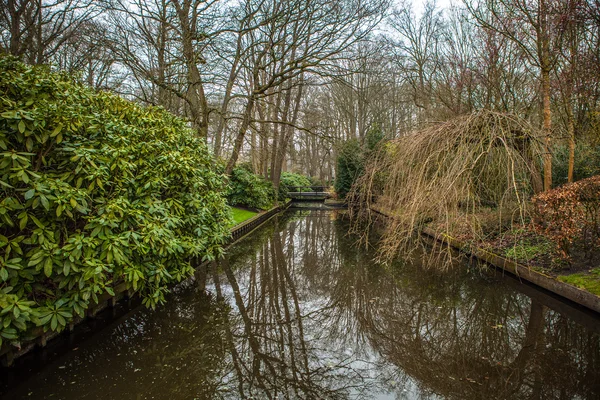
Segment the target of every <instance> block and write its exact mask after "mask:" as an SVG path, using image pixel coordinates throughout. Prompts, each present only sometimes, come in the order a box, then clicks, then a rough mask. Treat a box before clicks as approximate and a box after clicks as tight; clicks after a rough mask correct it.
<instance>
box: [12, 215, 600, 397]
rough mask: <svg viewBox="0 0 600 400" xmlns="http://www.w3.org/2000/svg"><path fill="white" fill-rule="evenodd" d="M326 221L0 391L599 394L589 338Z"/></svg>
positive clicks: (251, 254) (258, 240)
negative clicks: (395, 258) (378, 257)
mask: <svg viewBox="0 0 600 400" xmlns="http://www.w3.org/2000/svg"><path fill="white" fill-rule="evenodd" d="M337 215H338V214H337V213H335V212H330V211H315V210H313V211H294V212H288V213H286V214H285V215H284V216H282V217H279V218H278V219H276V220H274V221H273V222H272V223H271V224H269V225H268V226H266V227H264V228H262V229H260V230H258V231H256V232H255V233H253V234H252V235H251V236H250V237H249V238H248V239H246V240H245V241H244V242H242V243H239V244H238V245H236V246H234V247H233V248H232V249H231V250H230V252H229V255H228V257H227V258H225V259H223V260H221V261H220V262H219V263H218V264H213V265H210V266H207V267H206V268H205V269H202V270H199V271H198V273H197V279H196V281H195V283H194V284H193V285H188V286H186V287H181V288H179V289H178V292H177V293H175V294H174V295H173V296H172V298H171V299H170V301H169V303H168V304H167V306H165V307H162V308H161V309H160V310H157V311H156V312H150V311H147V310H144V309H140V310H137V311H136V312H134V313H132V314H131V315H129V316H127V317H125V318H124V319H123V320H121V321H117V322H116V323H114V324H113V325H111V326H109V327H107V328H106V329H105V331H106V332H102V333H101V334H99V335H96V336H94V337H93V338H92V339H91V340H88V341H86V342H84V343H80V344H78V350H76V351H71V352H69V353H66V354H64V355H63V356H61V357H60V358H58V359H55V360H54V361H52V362H51V363H50V364H48V365H46V366H45V367H44V368H43V369H42V370H41V371H40V372H38V373H37V374H34V375H30V376H26V375H22V376H12V378H15V379H19V380H21V381H22V382H21V384H20V385H18V386H17V387H16V388H15V389H14V390H13V391H12V392H10V393H7V398H40V399H41V398H61V399H62V398H64V399H68V398H73V399H76V398H77V399H83V398H86V399H87V398H89V399H91V398H117V397H122V398H140V399H142V398H144V399H145V398H157V399H162V398H170V399H190V398H198V399H212V398H225V399H229V398H231V399H238V398H246V399H251V398H252V399H259V398H260V399H263V398H264V399H288V398H289V399H296V398H298V399H338V398H339V399H345V398H376V399H388V398H389V399H404V398H406V399H424V398H427V399H429V398H448V399H486V398H489V399H597V398H600V386H599V384H598V382H600V381H599V378H600V376H599V375H600V372H599V371H600V348H599V347H600V346H599V334H598V333H596V332H597V331H594V329H589V328H587V327H585V326H583V325H580V324H578V323H576V322H574V321H573V320H572V319H569V318H568V317H566V316H565V315H563V314H561V313H559V312H556V311H554V310H552V309H550V308H548V307H547V306H546V305H545V304H544V302H543V300H538V299H537V298H534V299H533V300H532V298H530V297H528V296H526V295H525V294H522V293H520V292H518V291H516V290H514V289H512V284H509V283H510V282H507V281H506V278H502V277H491V276H489V275H486V274H482V273H479V272H476V271H475V270H467V269H466V268H465V267H464V265H463V266H460V268H454V269H450V270H448V271H446V272H444V273H440V272H434V271H426V272H425V271H424V270H423V269H421V268H419V265H418V257H416V258H415V260H414V261H413V262H403V263H400V262H399V263H398V264H396V265H393V266H389V267H382V266H380V265H377V264H375V263H374V262H373V261H372V260H373V256H374V254H372V253H371V252H370V251H369V250H367V249H364V248H360V247H358V246H356V245H355V244H354V241H353V239H352V238H351V237H348V236H347V235H346V232H347V225H346V223H345V222H344V221H343V220H341V219H338V218H337ZM207 293H208V294H207ZM587 322H588V323H589V324H590V325H592V326H596V327H597V326H598V320H597V319H593V318H589V321H587Z"/></svg>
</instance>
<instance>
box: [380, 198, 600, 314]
mask: <svg viewBox="0 0 600 400" xmlns="http://www.w3.org/2000/svg"><path fill="white" fill-rule="evenodd" d="M371 210H372V211H374V212H376V213H377V214H380V215H382V216H384V217H386V218H393V217H392V216H390V215H388V214H387V213H386V212H385V211H383V210H380V209H378V208H375V207H371ZM421 235H423V236H426V237H428V238H431V239H433V240H436V241H438V242H440V243H446V244H448V245H449V246H451V247H452V248H454V249H456V250H458V251H460V252H462V253H464V254H467V255H470V256H471V257H474V258H476V259H479V260H481V261H484V262H486V263H488V264H490V265H492V266H494V267H496V268H498V269H500V270H502V271H506V272H509V273H511V274H513V275H515V276H516V277H517V278H519V279H523V280H525V281H527V282H530V283H533V284H534V285H537V286H539V287H541V288H543V289H546V290H548V291H549V292H552V293H554V294H556V295H558V296H561V297H563V298H565V299H568V300H570V301H573V302H575V303H577V304H579V305H582V306H584V307H586V308H588V309H590V310H593V311H595V312H597V313H600V297H599V296H596V295H595V294H593V293H590V292H588V291H587V290H583V289H579V288H578V287H576V286H573V285H571V284H568V283H566V282H561V281H559V280H558V279H556V278H554V277H552V276H549V275H546V274H543V273H541V272H538V271H535V270H534V269H533V268H531V267H529V266H526V265H522V264H519V263H517V262H514V261H511V260H509V259H507V258H505V257H502V256H500V255H498V254H495V253H492V252H490V251H488V250H485V249H483V248H480V247H474V246H470V245H467V244H466V243H464V242H462V241H460V240H458V239H455V238H453V237H452V236H450V235H447V234H444V233H439V232H436V231H434V230H433V229H429V228H424V229H423V230H422V231H421Z"/></svg>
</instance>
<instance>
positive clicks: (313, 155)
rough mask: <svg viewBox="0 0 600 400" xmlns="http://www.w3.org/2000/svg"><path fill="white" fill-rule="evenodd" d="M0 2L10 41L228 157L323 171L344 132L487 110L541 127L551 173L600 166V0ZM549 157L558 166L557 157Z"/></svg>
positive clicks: (321, 177)
mask: <svg viewBox="0 0 600 400" xmlns="http://www.w3.org/2000/svg"><path fill="white" fill-rule="evenodd" d="M418 9H419V12H418V13H416V12H415V11H414V7H413V6H412V4H411V3H410V2H391V1H389V0H365V1H358V0H337V1H324V0H292V1H280V0H241V1H216V0H176V1H166V0H149V1H141V0H104V1H90V0H49V1H47V0H2V1H1V2H0V10H1V11H0V51H2V52H4V53H9V54H12V55H16V56H17V57H19V58H21V59H22V60H23V61H25V62H27V63H30V64H49V65H51V66H52V68H56V69H60V70H65V71H68V72H70V73H73V74H78V76H79V79H80V80H81V81H83V82H85V83H87V84H89V85H90V86H93V87H95V88H97V89H102V90H110V91H113V92H116V93H119V94H121V95H122V96H124V97H126V98H128V99H133V100H136V101H139V102H141V103H143V104H152V105H160V106H163V107H164V108H165V109H167V110H168V111H170V112H172V113H174V114H176V115H178V116H182V117H184V118H185V119H187V120H188V121H189V123H190V125H191V126H192V127H193V129H194V131H195V132H196V134H197V135H198V136H200V137H205V138H206V140H207V142H208V143H209V145H210V147H211V148H212V151H213V153H214V154H215V155H216V156H217V157H220V158H222V159H223V162H224V164H225V165H226V172H228V173H231V172H232V170H233V168H234V166H235V165H236V163H242V162H243V163H247V165H248V166H249V168H250V169H252V170H253V171H254V172H256V173H259V174H261V175H263V176H265V177H266V178H268V179H269V180H271V181H272V182H273V184H274V186H275V189H276V190H277V189H278V186H279V181H280V176H281V172H282V171H293V172H300V173H303V174H305V175H308V176H311V177H314V178H315V180H318V181H321V182H330V181H331V180H332V178H333V177H334V175H335V159H336V157H337V155H338V151H339V144H340V143H341V142H343V141H347V140H348V139H356V140H357V141H358V142H359V143H364V141H365V138H366V137H367V134H368V133H369V132H376V133H378V134H380V135H382V136H383V137H386V138H396V137H399V136H402V135H405V134H407V133H408V132H411V131H412V130H414V129H417V128H422V127H424V126H427V125H428V124H431V123H435V122H440V121H444V120H447V119H449V118H452V117H455V116H457V115H462V114H466V113H470V112H473V111H476V110H481V109H487V110H492V111H500V112H510V113H514V114H516V115H518V116H520V117H523V118H525V119H527V120H529V121H530V122H531V123H532V125H533V126H536V127H539V128H540V131H541V134H542V136H543V138H544V140H545V156H544V165H545V167H546V168H545V169H544V170H545V171H544V185H545V188H546V189H547V188H549V187H550V186H551V185H552V180H553V183H554V185H556V184H560V183H563V182H566V181H567V180H572V179H573V178H575V179H577V178H578V177H584V176H589V175H592V174H594V173H597V172H598V171H597V168H598V162H597V161H598V160H600V150H599V147H598V145H599V144H600V127H599V125H598V116H599V113H598V111H599V103H598V99H599V94H600V85H599V83H600V73H599V72H600V71H599V69H600V1H598V0H514V1H508V0H464V1H463V2H454V3H453V5H452V6H450V7H445V8H444V9H442V8H440V7H438V6H436V4H435V3H434V2H427V3H426V4H425V5H424V6H422V7H421V6H419V7H418ZM552 158H553V159H554V163H553V164H554V168H553V169H552V168H549V167H550V166H551V164H552V163H551V161H552Z"/></svg>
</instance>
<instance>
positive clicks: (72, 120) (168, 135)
mask: <svg viewBox="0 0 600 400" xmlns="http://www.w3.org/2000/svg"><path fill="white" fill-rule="evenodd" d="M0 156H1V157H0V191H1V192H2V200H1V201H0V233H1V234H0V308H1V311H0V321H1V322H2V323H1V324H0V344H1V342H2V339H4V340H10V341H17V340H19V338H20V337H22V336H23V332H24V331H27V330H29V329H30V328H32V327H34V326H35V325H38V326H43V327H44V329H45V330H47V329H52V330H56V331H60V330H62V329H63V328H64V327H65V326H66V325H67V324H68V323H69V321H70V320H72V319H73V318H74V317H75V316H76V315H79V316H81V317H83V316H84V313H85V310H86V309H87V308H88V307H89V306H90V305H91V304H93V303H94V302H96V301H97V296H99V295H100V294H103V293H109V294H113V287H114V285H115V284H116V283H119V282H125V283H126V285H127V286H128V287H129V288H132V289H134V290H137V291H139V292H140V294H141V295H142V296H143V299H144V300H143V301H144V304H146V305H147V306H150V307H154V306H155V305H156V304H159V303H161V302H163V301H164V295H165V292H167V285H168V284H169V283H171V282H175V281H181V280H182V279H184V278H186V277H189V276H190V275H191V274H192V272H193V268H192V266H191V265H190V259H191V258H192V257H194V256H198V257H201V258H203V259H211V258H214V257H216V256H218V255H219V254H220V252H221V251H222V250H221V246H222V244H223V243H224V240H225V239H226V237H227V236H228V234H229V230H228V228H227V227H228V225H229V223H230V222H229V212H228V208H227V206H226V203H225V199H224V197H223V196H222V191H223V190H224V184H223V181H224V177H223V176H222V175H220V174H218V173H217V172H215V171H214V169H213V165H214V163H213V160H212V159H211V157H210V155H209V152H208V151H207V148H206V146H205V144H204V142H202V141H200V140H199V139H197V138H195V137H194V136H193V133H192V131H191V130H190V129H188V128H187V127H186V123H185V122H184V121H182V120H180V119H177V118H175V117H174V116H172V115H171V114H169V113H168V112H166V111H164V110H163V109H160V108H142V107H140V106H137V105H135V104H133V103H131V102H128V101H126V100H124V99H122V98H120V97H119V96H116V95H112V94H109V93H97V92H94V91H92V90H91V89H89V88H87V87H84V86H82V85H80V84H77V83H75V82H74V81H73V80H72V79H69V78H68V76H67V75H65V74H60V73H52V72H50V70H49V69H48V68H45V67H30V66H26V65H24V64H22V63H20V62H17V61H15V60H14V59H12V58H8V57H0Z"/></svg>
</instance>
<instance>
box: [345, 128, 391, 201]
mask: <svg viewBox="0 0 600 400" xmlns="http://www.w3.org/2000/svg"><path fill="white" fill-rule="evenodd" d="M385 141H386V139H385V136H384V134H383V132H382V131H381V129H379V127H377V126H375V127H373V128H371V130H369V132H367V134H366V135H365V140H364V144H362V145H361V143H360V142H359V141H358V140H357V139H350V140H347V141H346V142H344V143H343V144H342V146H341V147H340V150H339V154H338V157H337V160H336V175H337V176H336V177H335V183H334V188H335V191H336V192H337V194H338V196H339V197H340V198H342V199H343V198H345V197H346V195H347V194H348V192H350V188H351V187H352V185H353V184H354V182H355V181H356V180H357V179H358V178H359V177H360V176H361V175H362V174H363V172H364V168H365V164H366V163H367V162H368V160H369V159H370V158H371V157H372V156H373V154H375V153H376V149H377V148H378V147H379V146H380V145H381V144H382V143H384V142H385Z"/></svg>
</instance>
